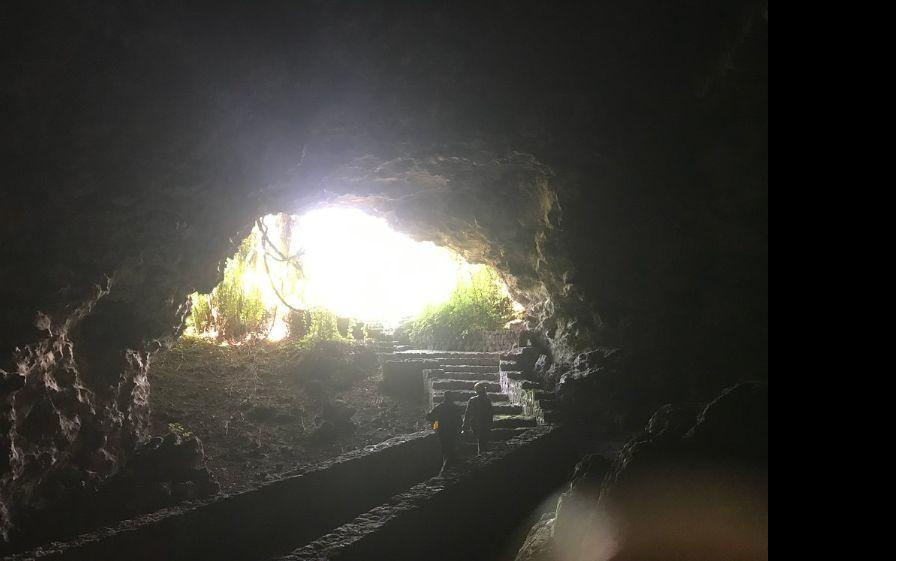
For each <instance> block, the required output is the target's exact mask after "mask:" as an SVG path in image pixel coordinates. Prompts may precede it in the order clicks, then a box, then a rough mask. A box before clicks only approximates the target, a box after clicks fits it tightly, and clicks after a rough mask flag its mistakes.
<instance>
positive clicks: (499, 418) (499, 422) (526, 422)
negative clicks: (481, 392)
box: [493, 414, 536, 429]
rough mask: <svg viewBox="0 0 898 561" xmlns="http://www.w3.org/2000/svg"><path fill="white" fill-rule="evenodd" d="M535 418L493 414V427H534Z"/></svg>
mask: <svg viewBox="0 0 898 561" xmlns="http://www.w3.org/2000/svg"><path fill="white" fill-rule="evenodd" d="M535 426H536V419H535V418H534V417H528V416H525V415H495V414H494V415H493V427H495V428H501V429H515V428H518V427H535Z"/></svg>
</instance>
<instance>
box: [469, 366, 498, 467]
mask: <svg viewBox="0 0 898 561" xmlns="http://www.w3.org/2000/svg"><path fill="white" fill-rule="evenodd" d="M474 391H476V392H477V395H475V396H474V397H472V398H471V399H469V400H468V407H467V408H466V409H465V422H464V424H463V425H462V426H463V428H464V429H465V430H468V429H470V430H472V431H474V436H475V437H477V453H478V454H480V453H481V452H483V451H485V450H486V447H487V445H488V444H489V441H490V429H491V428H492V427H493V404H492V403H491V402H490V398H489V396H488V395H486V384H485V383H484V382H477V383H476V384H474Z"/></svg>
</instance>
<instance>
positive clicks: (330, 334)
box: [304, 308, 345, 341]
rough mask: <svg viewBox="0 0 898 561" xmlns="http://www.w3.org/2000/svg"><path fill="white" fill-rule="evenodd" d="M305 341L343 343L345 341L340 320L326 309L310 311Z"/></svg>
mask: <svg viewBox="0 0 898 561" xmlns="http://www.w3.org/2000/svg"><path fill="white" fill-rule="evenodd" d="M304 339H308V340H311V341H342V340H344V339H345V337H344V336H343V334H341V333H340V329H339V327H338V318H337V316H336V314H334V313H333V312H331V311H329V310H326V309H324V308H312V309H311V310H309V329H308V332H307V333H306V335H305V337H304Z"/></svg>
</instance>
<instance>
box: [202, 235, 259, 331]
mask: <svg viewBox="0 0 898 561" xmlns="http://www.w3.org/2000/svg"><path fill="white" fill-rule="evenodd" d="M255 246H256V240H255V236H252V235H251V236H248V237H247V238H246V239H245V240H243V243H241V244H240V248H239V249H238V251H237V254H236V255H235V256H234V257H233V258H231V259H228V260H227V262H226V265H225V270H224V279H223V280H222V281H221V283H220V284H219V285H218V286H216V287H215V289H214V290H213V291H212V292H211V293H210V294H198V293H194V294H193V295H192V296H191V300H192V302H193V307H192V309H191V312H190V318H189V323H190V324H191V325H192V326H193V328H194V330H195V331H196V332H197V333H205V332H208V331H214V332H216V333H217V335H218V338H219V339H223V340H232V341H233V340H241V339H244V338H246V337H247V336H251V335H260V334H264V333H265V332H266V331H267V328H268V321H269V313H268V311H267V310H266V309H265V304H264V303H263V300H262V291H261V290H260V289H259V288H258V287H253V288H250V289H247V288H246V287H245V286H244V282H243V276H244V273H245V272H246V270H247V269H248V268H249V267H251V266H253V265H254V264H255V261H254V260H255V259H256V258H257V255H256V253H255V250H254V248H255Z"/></svg>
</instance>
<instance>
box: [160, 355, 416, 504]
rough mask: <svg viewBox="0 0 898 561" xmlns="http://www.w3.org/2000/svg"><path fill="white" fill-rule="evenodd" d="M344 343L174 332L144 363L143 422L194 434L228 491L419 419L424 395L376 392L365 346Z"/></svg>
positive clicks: (411, 427)
mask: <svg viewBox="0 0 898 561" xmlns="http://www.w3.org/2000/svg"><path fill="white" fill-rule="evenodd" d="M343 347H344V348H339V349H336V351H334V352H332V351H333V350H325V351H323V352H318V351H312V350H309V349H308V348H300V347H299V346H298V345H297V344H296V343H295V342H288V341H283V342H268V341H257V342H249V343H244V344H242V345H236V346H221V345H218V344H216V343H214V342H210V341H207V340H203V339H190V338H182V339H181V341H179V343H178V344H177V345H176V346H175V347H173V348H172V349H171V350H169V351H167V352H166V353H164V354H163V355H161V356H160V357H157V358H156V359H155V361H154V362H153V364H152V366H151V368H150V385H151V394H150V407H151V423H152V429H151V430H152V432H153V434H154V435H157V434H159V435H161V434H164V433H166V432H168V431H171V430H173V431H175V432H180V433H182V434H187V433H190V434H195V435H196V436H198V437H199V438H200V439H201V440H202V442H203V447H204V450H205V453H206V462H207V466H208V467H209V469H210V470H211V471H212V472H213V473H214V474H215V476H216V477H217V478H218V480H219V483H220V484H221V487H222V491H223V492H233V491H237V490H240V489H242V488H244V487H246V486H248V485H250V484H253V483H258V482H261V481H265V480H267V479H273V478H277V477H278V476H283V475H286V474H289V473H290V472H292V471H294V470H296V469H297V468H299V467H301V466H303V465H306V464H310V463H315V462H319V461H321V460H325V459H328V458H331V457H334V456H337V455H339V454H341V453H343V452H345V451H349V450H354V449H357V448H361V447H364V446H367V445H369V444H375V443H378V442H382V441H383V440H386V439H388V438H391V437H393V436H396V435H399V434H405V433H409V432H414V431H417V430H421V429H424V428H426V427H427V426H428V423H427V422H426V421H425V420H424V418H423V415H424V407H425V405H424V402H423V400H422V402H419V403H411V402H408V401H402V400H398V399H394V398H391V397H390V396H387V395H384V394H382V393H381V392H380V390H379V388H378V383H379V381H380V378H379V376H380V374H379V372H378V369H377V363H376V360H375V358H376V357H375V355H374V354H373V352H372V351H370V350H368V349H363V348H359V347H350V348H349V350H348V355H347V349H346V348H345V346H343ZM331 354H335V355H337V358H334V357H332V356H330V355H331ZM312 355H314V356H312ZM321 355H324V357H323V359H322V356H321Z"/></svg>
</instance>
